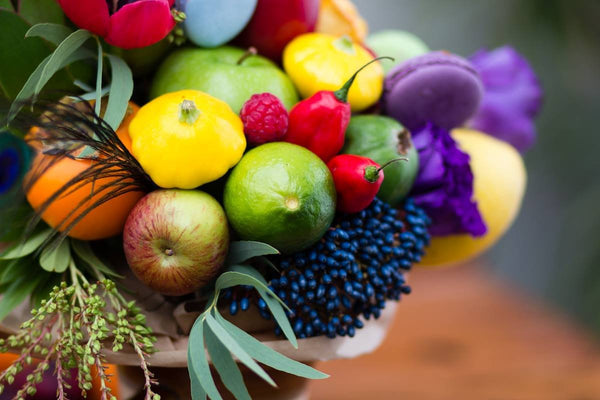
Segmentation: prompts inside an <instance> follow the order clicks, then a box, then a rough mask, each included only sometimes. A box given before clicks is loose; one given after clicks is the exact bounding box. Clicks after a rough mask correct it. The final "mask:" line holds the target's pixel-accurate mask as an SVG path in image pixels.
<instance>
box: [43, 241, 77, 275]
mask: <svg viewBox="0 0 600 400" xmlns="http://www.w3.org/2000/svg"><path fill="white" fill-rule="evenodd" d="M70 263H71V249H70V248H69V239H64V240H63V241H62V242H60V244H59V245H58V246H46V247H45V248H44V250H42V254H40V266H41V267H42V268H43V269H44V270H46V271H48V272H58V273H62V272H65V271H66V270H67V268H68V267H69V264H70Z"/></svg>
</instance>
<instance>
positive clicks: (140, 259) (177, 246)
mask: <svg viewBox="0 0 600 400" xmlns="http://www.w3.org/2000/svg"><path fill="white" fill-rule="evenodd" d="M123 247H124V250H125V256H126V258H127V263H128V264H129V267H130V268H131V270H132V271H133V273H134V274H135V276H137V277H138V279H139V280H141V281H142V282H144V283H145V284H146V285H148V286H149V287H151V288H152V289H154V290H156V291H157V292H159V293H162V294H166V295H171V296H181V295H184V294H188V293H191V292H193V291H195V290H197V289H199V288H200V287H202V286H204V285H206V284H207V283H208V282H210V280H211V279H213V278H214V277H215V276H216V274H217V273H218V271H219V269H220V268H221V267H222V266H223V263H224V262H225V257H226V256H227V251H228V250H229V228H228V225H227V218H226V217H225V212H224V211H223V208H222V207H221V205H220V204H219V203H218V202H217V201H216V200H215V199H214V198H212V197H211V196H210V195H208V194H207V193H204V192H201V191H197V190H158V191H155V192H152V193H150V194H148V195H146V196H145V197H144V198H142V199H141V200H140V201H139V203H138V204H136V206H135V207H134V208H133V210H132V211H131V214H129V217H128V218H127V222H126V223H125V229H124V231H123Z"/></svg>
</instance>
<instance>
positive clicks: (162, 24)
mask: <svg viewBox="0 0 600 400" xmlns="http://www.w3.org/2000/svg"><path fill="white" fill-rule="evenodd" d="M174 2H175V0H58V3H59V4H60V6H61V7H62V9H63V11H64V12H65V14H66V15H67V17H69V19H70V20H71V21H73V23H75V25H77V26H79V27H80V28H83V29H87V30H88V31H90V32H92V33H95V34H96V35H99V36H102V37H103V38H104V39H105V40H106V42H107V43H108V44H111V45H113V46H116V47H120V48H123V49H134V48H138V47H146V46H150V45H151V44H154V43H156V42H158V41H160V40H162V39H163V38H164V37H165V36H167V35H168V34H169V32H171V30H172V29H173V27H175V23H176V22H175V19H174V18H173V15H172V14H171V6H173V3H174Z"/></svg>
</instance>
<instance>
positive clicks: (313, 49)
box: [283, 33, 383, 112]
mask: <svg viewBox="0 0 600 400" xmlns="http://www.w3.org/2000/svg"><path fill="white" fill-rule="evenodd" d="M373 58H374V57H373V55H372V54H371V53H369V52H368V51H367V50H365V48H364V47H362V46H361V45H360V44H357V43H355V42H353V41H352V40H351V39H350V38H349V37H348V36H342V37H338V36H333V35H326V34H324V33H306V34H304V35H300V36H298V37H296V38H295V39H294V40H292V41H291V42H290V43H289V44H288V45H287V47H286V48H285V50H284V51H283V68H284V69H285V72H286V73H287V74H288V76H289V77H290V78H291V79H292V82H294V85H295V86H296V88H297V89H298V91H299V92H300V95H301V96H302V97H303V98H307V97H310V96H312V95H313V94H315V93H317V92H318V91H321V90H330V91H336V90H339V89H340V88H341V87H342V86H343V85H344V83H346V81H347V80H348V79H350V77H351V76H352V75H353V74H354V73H355V72H356V71H357V70H359V69H360V68H361V67H362V66H364V65H365V64H367V63H368V62H369V61H372V60H373ZM382 91H383V68H382V67H381V64H380V63H379V62H376V63H373V64H371V65H369V66H368V67H366V68H365V69H364V70H362V71H361V72H360V73H359V74H358V75H357V77H356V80H355V81H354V83H353V84H352V86H351V87H350V91H349V93H348V102H349V103H350V106H351V107H352V111H354V112H358V111H362V110H364V109H366V108H368V107H370V106H372V105H373V104H375V103H376V102H377V101H378V100H379V98H380V97H381V92H382Z"/></svg>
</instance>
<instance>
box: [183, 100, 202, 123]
mask: <svg viewBox="0 0 600 400" xmlns="http://www.w3.org/2000/svg"><path fill="white" fill-rule="evenodd" d="M199 116H200V110H198V107H196V103H194V102H193V101H192V100H183V101H182V102H181V104H180V105H179V122H181V123H182V124H188V125H192V124H193V123H194V122H196V120H197V119H198V117H199Z"/></svg>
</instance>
